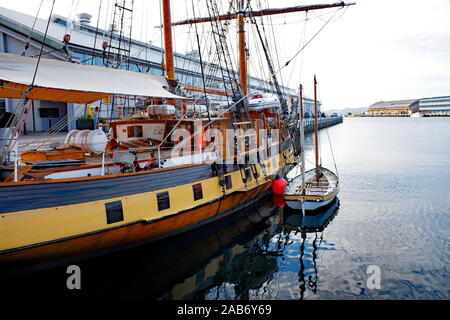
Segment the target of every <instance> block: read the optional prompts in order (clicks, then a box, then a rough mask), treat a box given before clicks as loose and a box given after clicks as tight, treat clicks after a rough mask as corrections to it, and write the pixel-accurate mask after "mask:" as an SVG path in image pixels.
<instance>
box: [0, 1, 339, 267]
mask: <svg viewBox="0 0 450 320" xmlns="http://www.w3.org/2000/svg"><path fill="white" fill-rule="evenodd" d="M162 3H163V6H162V11H163V17H164V25H163V27H164V43H165V70H166V78H164V77H159V76H151V75H148V74H142V73H135V72H131V71H125V70H119V69H107V68H102V67H94V66H86V65H76V64H72V63H68V62H61V61H52V60H46V59H43V58H41V57H40V56H39V58H37V59H36V58H29V57H19V56H12V55H8V54H0V80H1V87H0V95H1V96H2V97H6V98H17V99H20V103H19V105H18V108H17V109H18V111H17V112H16V115H15V117H12V119H11V120H10V122H9V124H10V125H9V127H8V128H5V129H4V131H3V133H2V140H1V141H0V142H1V152H2V153H1V158H0V159H1V164H2V166H1V177H2V180H1V182H0V195H1V196H0V265H11V264H15V265H17V264H21V263H23V262H24V261H27V262H31V263H41V262H44V261H50V260H55V259H62V258H68V257H76V256H82V255H87V254H92V253H94V254H97V253H100V252H105V251H109V250H113V249H115V248H118V247H121V248H123V247H127V246H132V245H136V244H139V243H142V242H148V241H154V240H157V239H161V238H164V237H168V236H170V235H173V234H176V233H179V232H182V231H186V230H189V229H192V228H195V227H197V226H200V225H203V224H205V223H208V222H211V221H213V220H216V219H219V218H222V217H225V216H227V215H229V214H232V213H233V212H236V211H238V210H241V209H242V208H244V207H246V206H248V205H250V204H251V203H254V202H255V201H257V200H258V199H260V198H261V197H262V196H264V195H266V194H267V193H269V192H271V184H272V181H273V179H274V177H275V176H276V175H277V174H279V175H283V174H284V173H285V172H286V171H287V169H288V167H289V166H290V165H291V164H293V163H294V157H295V150H294V144H293V137H294V135H292V134H291V130H290V128H289V121H287V120H288V119H287V118H286V115H285V113H284V112H283V108H282V107H281V108H276V107H273V108H265V109H263V110H260V111H250V110H249V109H248V107H247V105H248V103H247V99H246V97H247V96H248V92H247V91H248V89H247V67H246V64H247V56H246V53H245V37H244V31H245V29H244V27H245V26H244V17H249V16H252V15H254V16H257V14H256V13H254V12H249V11H245V10H244V9H243V8H244V7H243V5H242V1H238V3H239V8H240V10H238V12H236V13H234V14H228V15H223V16H219V17H210V18H209V20H208V19H205V18H198V19H191V20H187V21H185V22H183V23H190V24H193V23H200V22H205V21H212V20H214V21H216V22H217V21H222V20H226V19H237V20H238V26H239V32H238V35H239V44H240V66H239V75H240V79H239V81H238V82H237V85H235V87H234V92H233V96H232V99H233V103H232V105H231V106H230V107H229V108H227V109H224V110H223V111H222V112H219V114H217V115H216V116H215V117H211V115H208V117H197V116H195V115H194V116H192V117H190V116H188V113H187V112H186V110H187V107H188V105H189V104H190V103H192V101H189V99H186V98H185V97H183V96H181V95H180V94H179V91H178V90H177V87H178V85H179V84H178V81H177V79H176V78H175V72H174V70H175V69H174V60H173V50H172V33H171V32H172V31H171V30H172V24H173V25H177V24H176V23H172V21H171V13H170V1H169V0H163V1H162ZM345 5H346V4H344V3H338V4H332V5H326V6H325V5H323V6H319V7H316V6H302V7H294V8H289V10H287V9H286V10H281V12H292V11H306V10H314V9H321V8H327V7H338V6H345ZM275 13H278V12H275V11H270V10H268V11H267V12H259V11H258V14H275ZM34 66H36V68H35V69H34ZM61 75H64V76H63V77H61ZM204 91H205V92H206V90H204ZM126 95H128V96H138V97H142V98H143V99H144V98H145V99H146V101H147V102H149V101H150V103H152V104H154V105H153V107H155V105H156V106H159V105H160V104H158V103H162V101H166V102H167V103H168V104H170V105H172V106H174V107H175V108H177V110H178V115H177V114H171V113H168V114H166V113H165V112H162V113H153V114H150V113H148V114H142V115H141V117H137V118H133V119H122V120H112V121H110V122H109V123H108V126H109V127H110V130H109V133H108V135H106V134H104V133H103V131H100V130H93V131H90V132H86V131H80V132H71V133H69V135H68V137H67V139H66V144H65V146H64V147H59V148H53V149H52V150H43V151H42V150H39V151H28V152H24V153H22V154H19V155H17V153H15V150H16V148H15V146H16V144H17V141H18V139H19V137H20V134H21V131H22V128H23V121H24V120H23V118H26V115H27V114H28V112H29V110H30V108H29V104H30V103H31V101H32V100H34V99H36V100H51V101H63V102H75V103H90V102H93V101H97V100H100V99H104V98H110V97H116V96H126ZM267 133H269V136H268V135H267Z"/></svg>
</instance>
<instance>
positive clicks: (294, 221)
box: [283, 198, 339, 299]
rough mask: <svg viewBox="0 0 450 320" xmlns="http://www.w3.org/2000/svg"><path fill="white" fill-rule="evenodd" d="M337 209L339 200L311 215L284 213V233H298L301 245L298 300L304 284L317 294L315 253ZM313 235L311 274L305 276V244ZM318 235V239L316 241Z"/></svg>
mask: <svg viewBox="0 0 450 320" xmlns="http://www.w3.org/2000/svg"><path fill="white" fill-rule="evenodd" d="M338 208H339V199H338V198H336V199H334V200H333V202H331V203H330V204H329V205H328V206H327V207H326V208H323V209H322V210H320V211H317V212H314V214H313V215H305V216H303V215H302V214H299V211H298V210H297V211H289V210H288V207H287V210H286V211H285V213H284V219H283V227H284V229H285V232H290V233H291V232H292V233H293V234H297V233H298V232H300V236H301V239H302V240H301V244H300V258H299V260H300V270H299V273H298V275H299V279H298V281H299V283H300V285H299V288H300V299H303V298H304V293H305V291H306V284H308V286H309V288H310V289H311V291H312V293H314V294H316V293H317V281H318V272H317V262H316V261H317V251H318V248H319V247H320V245H321V244H322V241H323V231H324V230H325V228H326V227H327V226H328V224H329V223H330V222H331V221H332V220H333V218H334V217H335V216H336V214H337V212H338ZM308 233H312V234H314V239H313V241H312V247H313V250H312V259H311V260H312V263H313V270H314V272H313V274H309V275H306V274H305V259H306V257H305V242H306V239H307V234H308ZM318 233H320V238H319V239H318V237H319V235H318Z"/></svg>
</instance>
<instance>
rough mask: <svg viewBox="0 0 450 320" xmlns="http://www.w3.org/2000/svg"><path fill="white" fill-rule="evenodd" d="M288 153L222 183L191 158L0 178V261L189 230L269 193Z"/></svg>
mask: <svg viewBox="0 0 450 320" xmlns="http://www.w3.org/2000/svg"><path fill="white" fill-rule="evenodd" d="M292 160H293V159H292V150H291V148H287V149H285V150H284V151H283V154H278V155H276V156H274V157H271V158H269V159H267V160H266V161H265V162H264V163H263V166H264V168H263V169H261V165H260V164H258V165H256V174H254V173H253V172H252V171H251V170H250V168H249V167H246V168H241V169H240V170H234V171H230V172H229V173H225V174H224V175H223V179H224V180H223V181H224V183H221V182H220V181H219V180H220V177H218V176H217V174H216V173H215V172H214V166H212V164H194V165H187V166H182V167H179V168H171V169H160V170H155V171H148V172H140V173H139V172H138V173H134V174H128V175H127V174H122V175H117V176H103V177H90V178H88V179H86V178H76V179H71V180H72V181H58V180H54V181H51V180H50V181H46V182H45V183H41V182H40V183H33V182H25V181H23V182H17V183H8V184H6V183H4V184H0V192H1V194H2V198H1V200H0V212H1V213H0V218H1V219H0V237H1V241H0V265H5V264H10V263H13V264H14V263H19V264H20V263H23V262H25V261H27V262H32V263H42V262H46V261H53V260H55V259H66V258H69V257H71V258H74V257H81V256H86V255H90V254H93V253H95V254H98V253H100V252H105V251H108V250H113V249H117V248H124V247H128V246H132V245H137V244H139V243H142V242H151V241H155V240H158V239H162V238H165V237H169V236H172V235H175V234H177V233H180V232H184V231H187V230H190V229H192V228H195V227H198V226H200V225H203V224H205V223H208V222H212V221H214V220H217V219H220V218H222V217H225V216H227V215H229V214H232V213H234V212H236V211H238V210H241V209H242V208H244V207H246V206H248V205H250V204H252V203H254V202H255V201H257V200H259V199H260V198H261V197H263V196H264V195H267V194H268V193H270V192H271V191H272V190H271V184H272V180H273V178H274V177H275V175H276V174H278V173H280V174H282V173H283V172H284V171H286V169H287V166H286V161H292ZM233 166H234V165H228V167H231V170H233V169H232V168H233ZM255 176H256V177H255ZM221 184H224V186H222V185H221ZM199 190H200V191H199Z"/></svg>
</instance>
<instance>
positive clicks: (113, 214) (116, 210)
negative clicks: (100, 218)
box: [105, 200, 123, 224]
mask: <svg viewBox="0 0 450 320" xmlns="http://www.w3.org/2000/svg"><path fill="white" fill-rule="evenodd" d="M105 210H106V223H107V224H110V223H115V222H119V221H123V209H122V201H120V200H119V201H114V202H109V203H105Z"/></svg>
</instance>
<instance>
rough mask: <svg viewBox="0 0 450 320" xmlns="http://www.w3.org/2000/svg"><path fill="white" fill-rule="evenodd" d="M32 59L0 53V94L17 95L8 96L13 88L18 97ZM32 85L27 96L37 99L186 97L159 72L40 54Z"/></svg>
mask: <svg viewBox="0 0 450 320" xmlns="http://www.w3.org/2000/svg"><path fill="white" fill-rule="evenodd" d="M36 63H37V58H31V57H23V56H18V55H13V54H8V53H0V80H2V86H1V87H2V88H0V96H3V97H9V98H17V97H16V96H14V97H13V96H11V95H14V93H15V92H16V93H17V96H18V97H20V96H21V93H23V91H24V89H25V90H26V88H27V87H28V86H29V85H30V84H31V82H32V79H33V74H34V72H35V68H36ZM34 86H35V87H37V88H36V90H35V91H36V92H34V93H33V92H31V98H32V99H37V100H53V101H65V102H93V101H96V100H99V99H101V98H102V97H105V96H108V95H131V96H144V97H158V98H172V99H186V98H185V97H180V96H177V95H174V94H172V93H170V92H169V91H167V90H166V89H165V87H166V88H167V87H168V83H167V81H166V79H165V78H164V77H163V76H156V75H149V74H146V73H140V72H132V71H127V70H121V69H111V68H105V67H98V66H90V65H82V64H76V63H71V62H64V61H58V60H51V59H43V58H41V61H40V63H39V68H38V70H37V74H36V79H35V82H34ZM46 89H48V90H46ZM2 91H3V92H2ZM83 95H84V97H83ZM86 100H90V101H86Z"/></svg>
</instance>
